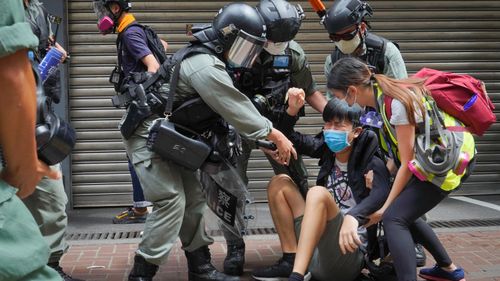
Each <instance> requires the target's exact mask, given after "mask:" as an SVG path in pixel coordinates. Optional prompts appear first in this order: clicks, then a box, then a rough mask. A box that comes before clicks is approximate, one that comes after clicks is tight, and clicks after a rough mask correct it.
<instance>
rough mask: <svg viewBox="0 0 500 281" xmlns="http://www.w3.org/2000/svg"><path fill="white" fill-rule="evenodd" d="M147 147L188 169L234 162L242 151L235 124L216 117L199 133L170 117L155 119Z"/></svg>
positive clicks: (205, 167)
mask: <svg viewBox="0 0 500 281" xmlns="http://www.w3.org/2000/svg"><path fill="white" fill-rule="evenodd" d="M147 147H148V148H149V149H150V150H152V151H154V152H155V153H157V154H158V155H160V157H162V158H163V159H165V160H169V161H172V162H174V163H175V164H178V165H180V166H182V167H184V168H186V169H189V170H191V171H196V170H198V169H200V168H202V169H210V170H212V171H213V170H216V169H219V167H220V165H221V164H222V163H223V161H224V160H229V161H230V163H231V164H232V165H233V166H234V165H235V164H236V156H238V155H240V154H241V139H240V136H239V134H238V133H237V132H236V130H235V129H234V128H232V127H231V126H229V125H228V124H227V123H226V122H225V121H224V120H222V119H219V120H218V121H217V123H216V124H213V126H212V128H211V129H209V130H207V131H205V132H204V133H202V134H200V133H197V132H195V131H194V130H191V129H190V128H187V127H185V126H182V125H179V124H176V123H174V122H172V121H171V120H170V119H167V118H161V119H157V120H155V122H154V124H153V126H151V128H150V131H149V136H148V141H147Z"/></svg>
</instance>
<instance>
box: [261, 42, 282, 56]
mask: <svg viewBox="0 0 500 281" xmlns="http://www.w3.org/2000/svg"><path fill="white" fill-rule="evenodd" d="M287 47H288V41H286V42H272V41H267V42H266V44H265V45H264V50H266V52H268V53H270V54H271V55H274V56H277V55H282V54H284V53H285V50H286V48H287Z"/></svg>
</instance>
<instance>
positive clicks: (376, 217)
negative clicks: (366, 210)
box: [367, 124, 415, 227]
mask: <svg viewBox="0 0 500 281" xmlns="http://www.w3.org/2000/svg"><path fill="white" fill-rule="evenodd" d="M395 127H396V139H397V141H398V151H399V158H400V160H401V167H399V169H398V172H397V173H396V178H395V179H394V183H393V185H392V189H391V192H390V193H389V196H388V197H387V200H385V203H384V205H383V206H382V208H380V209H379V210H378V211H377V212H375V213H374V214H373V215H372V216H370V222H369V223H368V224H367V227H368V226H370V225H372V224H375V223H377V222H379V221H380V219H381V218H382V215H383V214H384V212H385V210H386V209H387V208H388V207H389V206H390V205H391V203H392V202H393V201H394V199H396V197H398V195H399V194H400V193H401V191H403V189H404V188H405V187H406V184H407V183H408V181H409V180H410V178H411V176H412V173H411V171H410V170H409V169H408V162H409V161H410V160H412V159H413V158H414V156H415V126H413V125H411V124H408V125H396V126H395Z"/></svg>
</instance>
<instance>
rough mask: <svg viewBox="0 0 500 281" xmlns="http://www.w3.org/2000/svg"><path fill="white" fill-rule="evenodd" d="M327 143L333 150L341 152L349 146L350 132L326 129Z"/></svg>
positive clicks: (324, 134) (324, 133) (324, 132)
mask: <svg viewBox="0 0 500 281" xmlns="http://www.w3.org/2000/svg"><path fill="white" fill-rule="evenodd" d="M323 136H324V138H325V143H326V145H327V146H328V148H329V149H330V150H331V151H332V152H335V153H337V152H340V151H342V150H344V149H345V148H346V147H348V146H349V145H350V144H349V140H348V132H347V131H338V130H324V131H323Z"/></svg>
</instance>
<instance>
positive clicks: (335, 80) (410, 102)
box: [327, 57, 428, 125]
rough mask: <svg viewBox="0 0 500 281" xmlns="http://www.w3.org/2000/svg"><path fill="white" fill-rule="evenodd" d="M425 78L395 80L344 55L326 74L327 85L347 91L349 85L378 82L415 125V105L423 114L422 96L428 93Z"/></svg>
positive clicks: (366, 84) (385, 93)
mask: <svg viewBox="0 0 500 281" xmlns="http://www.w3.org/2000/svg"><path fill="white" fill-rule="evenodd" d="M424 81H425V79H421V78H407V79H402V80H396V79H393V78H389V77H387V76H385V75H383V74H373V73H372V72H371V71H370V69H369V68H368V66H367V65H366V64H365V63H364V62H362V61H360V60H359V59H357V58H353V57H346V58H342V59H339V60H338V61H337V62H336V63H335V64H334V65H333V68H332V71H331V72H330V73H329V75H328V79H327V87H328V88H329V89H336V90H342V91H347V88H348V87H349V86H351V85H354V86H360V85H362V86H367V87H368V86H370V85H371V84H372V83H373V82H376V83H378V85H379V86H380V88H381V89H382V92H383V93H384V95H386V96H389V97H391V98H393V99H397V100H398V101H400V102H401V103H402V104H403V105H404V107H405V109H406V112H407V113H408V121H410V124H412V125H416V124H417V122H416V120H415V113H416V112H417V110H416V106H418V108H419V111H420V112H421V113H422V114H424V112H425V108H424V105H423V103H422V98H423V97H424V96H427V95H428V91H427V89H426V88H425V86H424Z"/></svg>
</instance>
